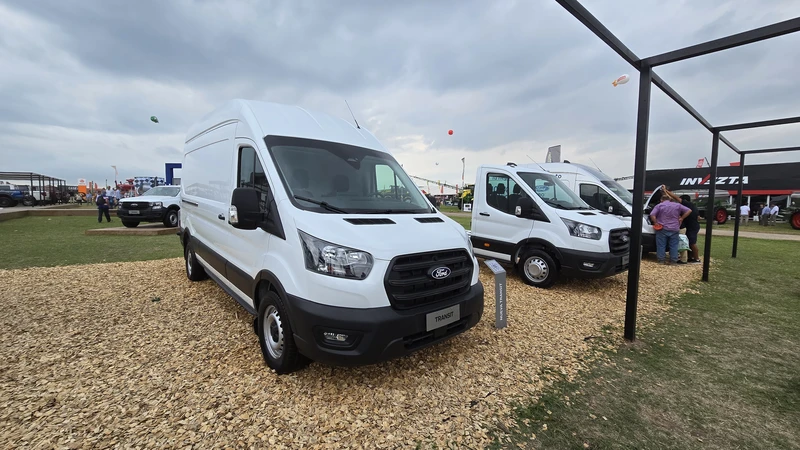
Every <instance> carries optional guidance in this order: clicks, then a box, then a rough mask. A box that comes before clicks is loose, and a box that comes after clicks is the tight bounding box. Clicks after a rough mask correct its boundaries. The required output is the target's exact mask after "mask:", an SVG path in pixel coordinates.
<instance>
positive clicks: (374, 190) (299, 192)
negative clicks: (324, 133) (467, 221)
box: [264, 136, 432, 214]
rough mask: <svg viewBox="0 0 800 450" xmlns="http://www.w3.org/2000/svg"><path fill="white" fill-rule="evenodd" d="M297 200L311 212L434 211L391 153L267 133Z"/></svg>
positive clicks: (275, 158) (291, 194)
mask: <svg viewBox="0 0 800 450" xmlns="http://www.w3.org/2000/svg"><path fill="white" fill-rule="evenodd" d="M264 141H265V142H266V144H267V148H268V149H269V152H270V155H271V156H272V159H273V161H274V162H275V166H276V167H277V169H278V173H279V174H280V177H281V181H282V182H283V185H284V187H285V188H286V190H287V192H288V193H289V197H290V198H291V200H292V203H293V204H294V205H295V206H297V207H299V208H301V209H305V210H308V211H315V212H320V213H338V214H344V213H353V214H421V213H430V212H432V208H431V206H430V205H429V204H428V202H427V200H426V199H425V198H424V197H423V195H422V192H420V191H419V189H418V188H417V186H416V184H415V183H414V182H412V181H411V179H410V178H409V176H408V175H407V174H406V173H405V171H404V170H403V169H402V168H401V167H400V164H398V163H397V161H396V160H395V159H394V158H393V157H392V155H390V154H388V153H385V152H380V151H377V150H372V149H368V148H363V147H357V146H353V145H346V144H340V143H337V142H328V141H320V140H314V139H305V138H296V137H283V136H267V137H265V138H264Z"/></svg>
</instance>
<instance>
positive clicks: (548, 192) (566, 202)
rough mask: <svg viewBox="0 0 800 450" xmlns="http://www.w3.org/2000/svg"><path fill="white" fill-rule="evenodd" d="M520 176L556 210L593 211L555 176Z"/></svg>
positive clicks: (535, 174)
mask: <svg viewBox="0 0 800 450" xmlns="http://www.w3.org/2000/svg"><path fill="white" fill-rule="evenodd" d="M518 175H519V177H520V178H522V181H524V182H525V184H527V185H528V186H529V187H530V188H531V190H532V191H533V192H535V193H536V195H537V196H539V198H541V199H542V201H544V202H545V203H547V204H548V205H550V206H552V207H554V208H559V209H592V207H591V206H589V205H588V204H586V202H584V201H583V200H581V198H580V197H578V196H577V195H575V193H574V192H572V191H571V190H569V188H568V187H567V185H566V184H564V183H563V182H562V181H561V180H559V179H558V178H556V177H555V176H554V175H551V174H549V173H535V172H518Z"/></svg>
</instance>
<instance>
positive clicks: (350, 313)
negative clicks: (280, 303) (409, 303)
mask: <svg viewBox="0 0 800 450" xmlns="http://www.w3.org/2000/svg"><path fill="white" fill-rule="evenodd" d="M483 294H484V292H483V285H482V284H481V282H480V281H479V282H478V283H477V284H474V285H472V287H471V288H470V290H469V291H467V293H466V294H464V295H461V296H459V297H456V298H454V299H451V300H448V301H445V302H441V303H437V304H435V305H430V306H426V307H421V308H418V309H415V310H413V311H412V310H409V311H398V310H395V309H394V308H392V307H391V306H386V307H380V308H367V309H358V308H343V307H337V306H327V305H322V304H320V303H316V302H312V301H309V300H305V299H302V298H300V297H296V296H292V295H288V300H289V302H288V303H289V305H288V307H289V310H290V316H291V321H292V328H293V331H294V338H295V342H296V343H297V347H298V349H299V350H300V353H302V354H303V355H305V356H307V357H309V358H311V359H312V360H314V361H318V362H321V363H324V364H329V365H334V366H358V365H365V364H374V363H378V362H381V361H386V360H389V359H394V358H398V357H402V356H405V355H408V354H410V353H413V352H415V351H417V350H420V349H422V348H425V347H428V346H430V345H433V344H436V343H438V342H442V341H444V340H447V339H449V338H451V337H453V336H456V335H458V334H460V333H463V332H464V331H466V330H468V329H470V328H472V327H473V326H475V325H476V324H477V323H478V322H479V321H480V319H481V316H482V315H483ZM454 305H459V308H460V319H459V320H457V321H455V322H453V323H450V324H448V325H445V326H442V327H440V328H436V329H433V330H431V331H426V315H427V314H428V313H432V312H436V311H440V310H442V309H446V308H449V307H452V306H454ZM323 332H332V333H342V334H347V335H348V336H354V339H353V342H352V343H349V346H346V345H345V344H342V346H341V347H336V346H335V345H333V344H330V343H325V341H324V340H323V338H322V333H323ZM348 342H349V341H348Z"/></svg>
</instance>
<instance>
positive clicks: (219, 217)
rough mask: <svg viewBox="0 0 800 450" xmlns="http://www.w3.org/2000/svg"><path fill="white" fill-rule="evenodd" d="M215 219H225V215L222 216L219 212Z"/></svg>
mask: <svg viewBox="0 0 800 450" xmlns="http://www.w3.org/2000/svg"><path fill="white" fill-rule="evenodd" d="M217 219H219V220H225V216H224V215H223V214H220V215H218V216H217Z"/></svg>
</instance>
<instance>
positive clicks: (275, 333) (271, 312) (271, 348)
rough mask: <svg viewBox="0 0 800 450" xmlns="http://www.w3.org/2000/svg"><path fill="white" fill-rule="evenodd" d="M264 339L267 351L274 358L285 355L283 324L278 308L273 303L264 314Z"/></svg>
mask: <svg viewBox="0 0 800 450" xmlns="http://www.w3.org/2000/svg"><path fill="white" fill-rule="evenodd" d="M263 326H264V341H266V344H267V352H269V356H270V357H272V358H273V359H280V357H281V355H283V324H282V322H281V315H280V313H279V312H278V308H276V307H275V306H273V305H269V306H268V307H267V311H266V313H265V314H264V325H263Z"/></svg>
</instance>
